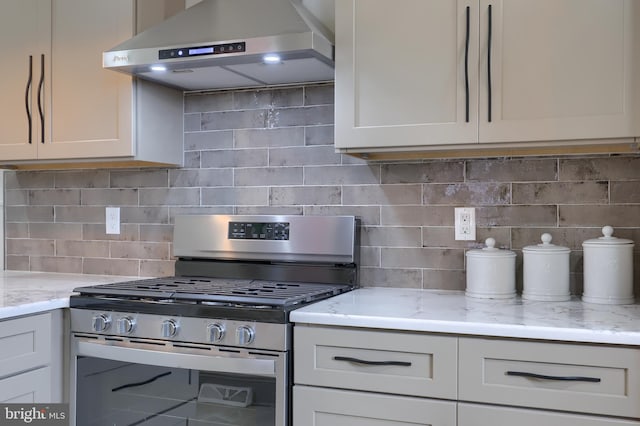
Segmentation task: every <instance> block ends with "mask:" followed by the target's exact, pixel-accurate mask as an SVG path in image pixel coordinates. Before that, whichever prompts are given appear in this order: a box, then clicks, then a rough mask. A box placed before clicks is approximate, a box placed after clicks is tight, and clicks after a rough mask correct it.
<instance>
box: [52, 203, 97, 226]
mask: <svg viewBox="0 0 640 426" xmlns="http://www.w3.org/2000/svg"><path fill="white" fill-rule="evenodd" d="M55 212H56V222H74V223H104V222H105V214H106V212H105V208H104V207H97V206H56V207H55Z"/></svg>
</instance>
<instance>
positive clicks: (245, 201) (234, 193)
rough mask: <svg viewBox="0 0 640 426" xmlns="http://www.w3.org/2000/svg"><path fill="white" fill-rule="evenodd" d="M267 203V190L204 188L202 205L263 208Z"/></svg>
mask: <svg viewBox="0 0 640 426" xmlns="http://www.w3.org/2000/svg"><path fill="white" fill-rule="evenodd" d="M268 202H269V188H267V187H243V188H204V189H203V190H202V204H203V205H208V206H261V205H262V206H264V205H267V204H268Z"/></svg>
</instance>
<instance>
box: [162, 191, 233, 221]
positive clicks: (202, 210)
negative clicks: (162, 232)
mask: <svg viewBox="0 0 640 426" xmlns="http://www.w3.org/2000/svg"><path fill="white" fill-rule="evenodd" d="M205 198H206V197H205ZM193 214H233V206H232V205H231V206H216V205H208V206H207V205H205V206H192V207H182V206H172V207H169V223H170V224H173V223H175V217H176V216H180V215H193Z"/></svg>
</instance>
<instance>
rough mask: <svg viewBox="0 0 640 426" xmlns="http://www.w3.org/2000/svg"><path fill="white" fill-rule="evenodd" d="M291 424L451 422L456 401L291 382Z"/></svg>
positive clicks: (436, 425) (434, 425) (442, 425)
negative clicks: (316, 386)
mask: <svg viewBox="0 0 640 426" xmlns="http://www.w3.org/2000/svg"><path fill="white" fill-rule="evenodd" d="M293 424H294V425H314V426H371V425H375V426H427V425H429V426H454V425H455V424H456V403H455V402H453V401H439V400H430V399H426V398H409V397H399V396H394V395H384V394H376V393H366V392H350V391H342V390H336V389H323V388H315V387H309V386H300V385H295V386H294V387H293Z"/></svg>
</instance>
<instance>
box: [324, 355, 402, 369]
mask: <svg viewBox="0 0 640 426" xmlns="http://www.w3.org/2000/svg"><path fill="white" fill-rule="evenodd" d="M333 360H334V361H346V362H353V363H355V364H363V365H395V366H399V367H411V363H410V362H407V361H367V360H365V359H358V358H351V357H348V356H334V357H333Z"/></svg>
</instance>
